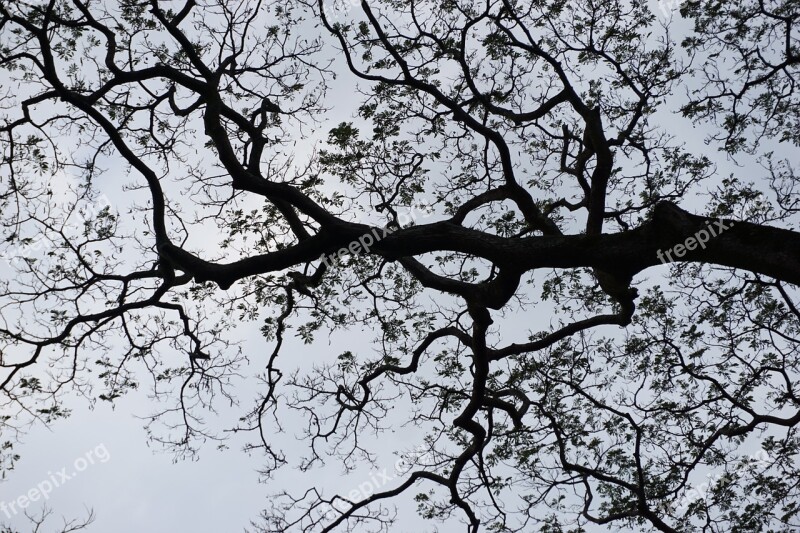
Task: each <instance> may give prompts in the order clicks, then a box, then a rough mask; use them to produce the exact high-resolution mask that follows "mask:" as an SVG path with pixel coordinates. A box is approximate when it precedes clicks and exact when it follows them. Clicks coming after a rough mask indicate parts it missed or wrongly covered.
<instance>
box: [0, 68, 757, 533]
mask: <svg viewBox="0 0 800 533" xmlns="http://www.w3.org/2000/svg"><path fill="white" fill-rule="evenodd" d="M340 68H341V65H340ZM5 75H6V73H5V72H2V73H0V76H5ZM352 83H353V78H352V77H350V76H348V75H347V74H345V73H342V75H341V76H340V77H339V79H338V80H337V82H336V83H335V84H333V89H332V91H331V93H330V94H329V95H328V99H329V101H331V102H337V105H336V106H335V107H334V108H333V109H332V111H331V113H330V114H329V115H328V119H327V122H326V124H325V125H324V126H323V127H322V128H321V129H320V132H319V133H318V136H317V139H321V138H324V132H325V131H327V129H329V128H330V127H332V126H333V125H335V124H337V123H338V122H340V121H342V120H349V119H351V117H352V114H353V110H354V105H349V106H348V105H340V104H341V103H350V104H355V103H356V102H355V101H354V100H353V98H352V97H353V90H352ZM3 85H4V80H3V78H2V77H0V86H3ZM661 118H662V119H663V120H665V121H674V125H675V128H674V129H675V130H676V131H680V132H681V134H682V135H683V137H684V140H685V141H686V142H687V143H689V144H694V145H700V144H699V143H702V141H703V138H704V133H705V132H704V131H702V130H699V129H696V128H693V127H690V126H689V125H688V123H686V122H684V121H683V119H681V118H679V117H677V116H674V117H670V116H668V115H666V114H664V115H662V117H661ZM312 145H313V139H311V138H307V139H303V142H302V143H301V144H300V145H299V146H298V152H301V153H302V152H303V151H309V150H310V148H311V146H312ZM708 155H710V156H713V157H716V158H717V164H718V167H719V169H718V170H719V174H720V175H727V174H728V173H730V172H736V173H740V174H743V175H746V174H748V173H750V172H751V171H752V169H754V168H757V167H754V166H752V162H748V163H747V165H746V166H745V167H737V166H736V165H735V164H734V163H733V162H731V161H728V160H726V159H725V158H724V157H723V156H721V155H714V154H708ZM109 172H110V173H111V175H112V176H113V173H114V172H115V170H114V169H111V170H110V171H109ZM108 193H109V198H111V200H112V202H114V201H115V198H119V197H118V196H115V195H118V194H120V192H119V191H111V190H109V191H108ZM703 202H704V200H703V199H702V198H695V199H694V200H691V199H690V200H688V201H687V202H686V203H685V204H684V207H686V208H688V209H691V208H692V207H695V208H696V209H697V210H698V211H701V210H702V207H703ZM692 203H694V204H695V205H694V206H692V205H691V204H692ZM659 271H662V272H663V271H666V267H662V268H661V269H650V270H648V271H647V273H646V274H647V277H648V278H656V276H657V273H658V272H659ZM0 272H3V273H4V274H5V273H7V272H8V270H7V269H6V268H5V267H4V266H2V265H0ZM551 319H552V316H551V315H550V313H548V312H546V310H544V309H543V308H540V310H539V311H537V312H536V313H533V314H528V315H526V316H520V317H506V322H507V323H506V324H505V325H504V329H503V331H517V332H519V339H524V337H525V332H526V331H528V330H539V329H546V328H548V327H549V325H550V323H551ZM259 326H260V324H259V323H258V322H256V323H246V324H242V325H241V326H240V328H239V329H238V330H237V331H235V332H232V336H235V337H238V338H241V339H243V340H244V344H243V348H244V351H245V353H246V354H247V355H248V357H249V359H250V365H251V366H250V368H245V369H242V372H241V373H242V375H243V376H245V377H244V378H243V379H242V380H241V382H239V383H238V384H237V385H236V387H235V392H236V394H237V396H238V397H239V398H240V399H241V401H242V404H243V408H242V409H239V410H236V409H226V410H223V411H221V414H220V416H219V418H218V421H217V422H216V423H215V424H213V425H214V426H215V427H218V428H224V427H230V426H232V425H234V424H235V422H236V418H237V417H238V416H239V415H240V414H241V412H242V411H243V410H244V408H246V407H247V406H248V401H249V400H251V399H252V398H254V397H256V394H257V387H258V383H257V382H256V380H255V379H253V378H252V376H253V375H254V374H256V373H257V372H258V371H260V370H261V369H263V366H264V361H265V358H266V356H267V354H268V353H269V352H270V351H271V349H272V345H271V343H268V342H266V341H265V340H264V338H263V337H262V335H261V334H260V332H259V331H258V328H259ZM607 329H608V328H606V329H604V330H603V332H606V331H607ZM370 338H371V334H370V332H367V331H364V332H354V333H350V334H348V335H346V336H345V335H341V334H339V335H335V336H333V337H332V338H330V339H329V338H328V337H327V336H326V335H321V336H319V337H318V338H317V339H316V341H315V342H314V343H313V344H312V345H303V344H302V343H301V342H299V340H298V339H297V338H295V337H293V336H290V337H289V340H288V344H287V345H286V346H285V347H284V350H283V356H282V359H283V361H284V362H285V363H284V366H283V367H282V368H284V369H286V370H289V369H291V367H292V365H295V366H305V365H309V366H310V365H312V364H313V363H314V362H320V361H322V360H325V359H327V360H330V358H331V357H332V356H334V357H335V355H336V354H339V353H341V352H342V351H343V350H345V349H348V350H352V351H354V352H355V351H357V350H358V349H361V350H371V349H370V348H369V340H370ZM514 340H516V339H514ZM509 342H510V341H509ZM284 373H285V374H288V371H287V372H284ZM69 404H70V405H69V406H71V407H72V408H73V410H74V411H73V414H72V416H71V417H70V418H68V419H67V420H62V421H59V422H57V423H55V424H53V425H52V426H49V427H44V426H35V427H33V428H32V429H31V430H30V432H29V433H28V434H27V435H26V436H25V437H24V440H23V442H22V443H21V444H20V445H19V446H18V447H17V451H18V452H19V453H20V454H21V456H22V459H21V461H20V462H19V463H18V465H17V467H16V469H15V470H14V471H13V472H12V473H11V476H10V478H9V479H8V480H6V481H4V482H2V483H0V503H2V502H6V503H10V502H12V501H14V500H16V499H17V498H19V496H21V495H25V494H27V493H29V491H31V490H32V489H34V488H35V487H37V486H39V485H40V484H41V483H42V482H44V481H46V480H51V479H53V476H58V474H57V473H58V472H62V471H63V470H64V469H66V473H67V474H68V475H70V477H71V479H69V480H68V481H66V482H64V483H63V485H61V486H58V487H55V488H53V490H52V492H51V494H50V495H49V498H48V499H47V501H46V504H47V505H48V506H49V507H51V508H52V509H53V510H54V511H55V515H64V516H67V517H80V516H82V515H84V514H85V511H84V509H86V508H93V509H94V511H95V513H96V517H97V518H96V521H95V523H94V525H93V526H92V527H91V528H90V529H89V531H94V532H112V531H113V532H118V533H133V532H140V531H153V532H168V531H170V532H171V531H196V532H228V531H231V532H234V531H242V530H243V529H244V528H245V527H246V526H247V525H248V524H249V522H250V520H254V519H257V517H258V514H259V512H260V511H261V510H262V509H263V508H265V507H266V502H267V499H268V497H269V495H271V494H274V493H276V492H278V491H281V490H287V491H290V492H293V493H300V494H301V493H302V492H303V491H305V490H306V489H307V488H309V487H311V486H317V487H324V488H327V491H328V492H327V494H329V495H330V494H332V493H333V492H334V491H335V492H338V493H339V494H342V495H346V494H347V493H348V492H350V491H351V490H354V489H356V490H358V489H359V487H361V486H366V485H367V484H372V485H373V486H374V481H373V480H375V479H380V476H377V477H376V472H381V471H383V470H384V469H385V470H386V473H387V474H389V475H390V476H392V477H394V476H395V475H396V474H395V471H394V465H395V461H396V459H397V457H396V455H395V454H396V453H397V452H400V451H404V450H409V449H412V448H414V446H416V445H417V444H418V443H419V442H420V439H421V434H420V433H419V432H417V431H415V430H414V429H413V428H398V429H397V430H396V431H394V432H389V433H386V434H384V435H383V436H381V437H379V438H377V439H374V445H373V449H374V450H375V451H376V452H378V453H380V458H379V460H378V461H377V464H378V468H377V470H376V469H374V468H373V467H372V466H371V465H368V464H364V465H363V467H362V468H360V469H358V470H357V471H355V472H351V473H349V474H347V475H344V474H343V473H342V470H341V467H340V466H339V465H337V464H335V463H331V464H329V465H327V466H326V467H325V468H322V469H319V470H314V471H312V472H308V473H301V472H299V471H297V470H295V469H293V468H292V467H291V466H288V467H285V468H283V469H282V470H281V471H280V472H279V473H278V475H277V476H276V478H275V479H273V480H269V481H267V482H266V483H260V482H259V476H258V474H257V470H258V468H259V467H260V466H261V464H262V457H260V456H259V455H257V454H254V455H252V456H248V455H247V454H245V453H243V452H242V451H241V449H242V446H243V445H244V443H245V440H244V439H242V438H240V437H237V436H234V437H232V438H231V439H230V440H229V441H228V442H227V443H226V444H227V448H226V449H223V450H218V449H217V448H216V444H215V443H213V442H210V443H208V445H207V446H205V447H204V448H203V450H202V451H201V453H200V456H199V458H198V459H197V460H196V461H179V462H173V460H172V456H171V455H169V454H165V453H163V452H161V451H160V450H158V449H154V448H148V447H147V446H146V443H147V435H146V433H145V431H144V430H143V429H142V426H143V421H142V420H141V419H140V418H137V417H146V416H147V415H148V414H150V413H151V412H152V411H153V409H154V407H153V404H152V402H151V401H150V399H149V398H148V395H147V390H146V387H143V388H142V389H140V390H139V391H136V392H133V393H130V394H128V395H127V396H125V397H123V398H121V399H120V400H118V401H117V402H116V403H115V406H114V409H113V410H112V409H111V407H110V406H109V404H108V403H106V402H98V404H97V405H96V407H95V408H94V409H93V410H89V409H87V406H86V402H85V400H83V399H80V398H74V399H73V400H71V401H70V402H69ZM396 409H397V410H398V414H400V413H402V411H403V410H404V409H408V406H403V405H397V406H396ZM299 423H300V421H293V420H287V421H286V422H285V429H286V432H285V434H283V435H278V436H276V437H275V439H276V441H277V442H278V444H279V445H283V446H284V447H285V448H286V449H288V450H289V451H293V449H296V448H298V446H297V444H296V438H297V436H298V435H299V431H300V425H299ZM89 452H92V453H93V456H94V458H95V459H94V464H89V465H88V466H86V467H85V469H83V471H81V472H76V461H78V465H84V463H83V460H84V459H85V458H86V457H87V453H89ZM101 459H102V460H101ZM396 484H397V480H396V479H394V480H392V481H389V482H387V483H386V484H382V485H381V486H380V487H379V488H380V489H381V490H385V489H388V488H391V487H392V486H395V485H396ZM426 488H427V487H426ZM413 494H414V492H409V493H407V495H406V496H404V497H402V498H398V499H396V500H395V503H396V504H398V505H399V509H400V514H401V515H402V518H403V519H402V520H401V521H400V522H399V525H398V527H396V528H393V529H392V531H398V532H401V533H403V532H415V533H423V532H426V531H439V532H442V533H450V532H456V531H459V532H461V531H463V526H462V525H460V524H459V523H458V522H457V521H451V522H449V523H447V524H446V525H439V524H433V523H427V522H423V521H422V520H421V519H419V518H418V517H417V516H416V513H415V507H416V505H415V504H414V503H413V502H412V501H411V497H412V496H413ZM41 504H42V502H41V501H38V502H35V503H33V504H31V506H29V507H28V509H27V510H28V511H29V512H34V513H35V512H38V511H39V510H40V509H41ZM4 521H5V522H6V523H7V524H9V525H10V526H12V527H18V528H20V531H22V532H26V531H28V528H25V526H24V525H25V523H26V522H25V520H24V517H22V516H21V514H19V513H17V514H12V515H11V516H10V518H8V517H7V516H4V515H3V512H2V511H0V523H2V522H4ZM53 522H55V521H53ZM47 530H48V531H51V530H52V529H51V528H49V529H47ZM599 530H603V529H599Z"/></svg>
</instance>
